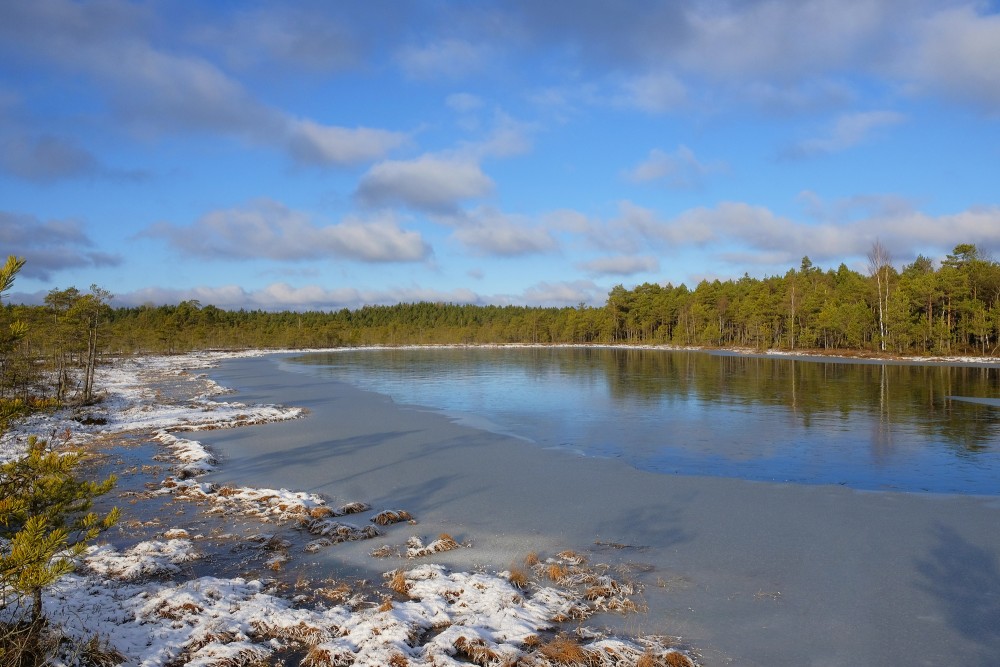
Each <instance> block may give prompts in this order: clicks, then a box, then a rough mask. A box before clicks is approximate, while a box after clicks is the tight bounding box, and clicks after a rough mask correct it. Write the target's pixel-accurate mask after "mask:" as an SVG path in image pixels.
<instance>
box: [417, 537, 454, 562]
mask: <svg viewBox="0 0 1000 667" xmlns="http://www.w3.org/2000/svg"><path fill="white" fill-rule="evenodd" d="M461 546H462V545H461V544H459V543H458V542H457V541H455V538H454V537H452V536H451V535H449V534H448V533H441V534H440V535H438V538H437V539H436V540H434V541H433V542H431V543H430V544H427V545H425V544H424V543H423V541H422V540H421V539H420V538H419V537H416V536H414V537H411V538H410V539H408V540H407V541H406V557H407V558H420V557H421V556H429V555H431V554H436V553H441V552H443V551H451V550H452V549H458V548H460V547H461Z"/></svg>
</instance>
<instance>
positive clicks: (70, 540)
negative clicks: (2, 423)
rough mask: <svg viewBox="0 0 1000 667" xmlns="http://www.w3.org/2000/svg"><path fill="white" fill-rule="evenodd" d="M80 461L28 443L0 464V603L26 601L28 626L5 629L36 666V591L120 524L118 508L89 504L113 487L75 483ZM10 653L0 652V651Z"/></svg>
mask: <svg viewBox="0 0 1000 667" xmlns="http://www.w3.org/2000/svg"><path fill="white" fill-rule="evenodd" d="M80 461H81V455H80V454H79V453H77V452H68V453H61V452H57V451H55V450H53V449H51V448H50V447H49V446H48V443H47V442H45V441H43V440H39V439H38V438H37V437H35V436H32V437H30V438H29V439H28V451H27V454H26V455H25V456H23V457H22V458H20V459H16V460H13V461H8V462H7V463H4V464H3V465H0V601H2V602H3V604H4V605H7V604H10V603H12V602H17V603H20V602H21V601H29V602H30V607H29V609H28V613H27V619H21V620H20V621H19V622H16V623H15V624H14V626H16V627H11V628H8V630H15V631H17V634H18V635H19V636H21V637H22V640H20V641H18V642H17V643H18V645H19V646H20V647H21V648H20V649H19V650H21V651H24V653H25V654H26V657H29V659H33V660H34V661H36V662H37V661H39V660H40V659H41V656H40V655H39V654H40V643H39V640H40V632H41V629H42V627H43V626H44V621H45V616H44V610H43V608H42V591H43V590H44V589H45V588H46V587H48V586H50V585H52V584H53V583H55V582H56V581H57V580H58V579H59V578H60V577H62V576H63V575H65V574H67V573H69V572H71V571H72V570H73V568H74V564H75V560H76V559H77V558H79V557H80V556H82V555H83V553H84V551H85V550H86V548H87V546H88V543H89V542H90V541H92V540H93V539H95V538H96V537H97V536H98V535H99V534H100V533H101V532H103V531H105V530H107V529H108V528H110V527H111V526H113V525H114V524H115V523H116V522H117V521H118V516H119V511H118V508H117V507H116V508H113V509H112V510H111V511H110V512H108V513H107V514H105V515H104V516H100V515H99V514H98V513H96V512H93V511H91V507H92V506H93V502H94V499H95V498H97V497H99V496H102V495H104V494H106V493H107V492H108V491H110V490H111V489H112V487H113V486H114V484H115V477H114V476H111V477H108V478H107V479H105V480H104V481H103V482H91V481H86V480H82V479H79V477H78V476H77V475H78V468H79V464H80ZM8 648H10V647H9V646H8V647H3V646H0V651H4V652H6V649H8Z"/></svg>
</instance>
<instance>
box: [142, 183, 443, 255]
mask: <svg viewBox="0 0 1000 667" xmlns="http://www.w3.org/2000/svg"><path fill="white" fill-rule="evenodd" d="M142 236H145V237H156V238H164V239H167V240H168V241H169V242H170V244H171V245H173V246H174V247H175V248H177V249H178V250H180V251H182V252H184V253H187V254H190V255H193V256H197V257H208V258H215V259H232V260H246V259H270V260H275V261H303V260H320V259H329V258H334V257H336V258H343V259H352V260H356V261H360V262H416V261H422V260H424V259H426V258H427V257H429V256H430V254H431V249H430V246H428V245H427V243H425V242H424V240H423V238H422V237H421V235H420V234H419V233H418V232H414V231H407V230H404V229H401V228H400V227H399V225H398V224H397V222H396V221H395V219H393V218H392V217H389V216H383V217H381V218H375V219H372V220H363V219H360V218H355V217H348V218H346V219H345V220H343V221H342V222H341V223H339V224H336V225H318V224H316V223H315V222H313V220H312V218H311V216H310V215H309V214H307V213H304V212H301V211H294V210H291V209H289V208H288V207H286V206H284V205H283V204H280V203H279V202H275V201H272V200H268V199H260V200H257V201H254V202H251V203H250V204H248V205H246V206H243V207H240V208H232V209H226V210H220V211H212V212H211V213H208V214H206V215H204V216H202V217H201V218H200V219H199V220H198V221H197V222H195V223H194V224H193V225H187V226H182V225H173V224H170V223H158V224H155V225H153V226H151V227H149V228H148V229H147V230H145V231H144V232H143V233H142Z"/></svg>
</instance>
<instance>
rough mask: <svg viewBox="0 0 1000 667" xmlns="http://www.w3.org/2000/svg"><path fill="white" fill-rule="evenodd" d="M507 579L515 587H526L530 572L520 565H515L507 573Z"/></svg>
mask: <svg viewBox="0 0 1000 667" xmlns="http://www.w3.org/2000/svg"><path fill="white" fill-rule="evenodd" d="M507 581H509V582H510V584H511V586H514V587H515V588H524V587H526V586H527V585H528V583H529V580H528V573H527V572H526V571H525V570H524V569H523V568H520V567H517V566H514V567H511V568H510V571H509V572H508V573H507Z"/></svg>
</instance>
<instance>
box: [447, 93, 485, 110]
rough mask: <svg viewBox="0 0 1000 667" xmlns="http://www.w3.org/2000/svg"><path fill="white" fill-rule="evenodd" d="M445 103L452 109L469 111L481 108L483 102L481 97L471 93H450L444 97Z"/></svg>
mask: <svg viewBox="0 0 1000 667" xmlns="http://www.w3.org/2000/svg"><path fill="white" fill-rule="evenodd" d="M445 104H446V105H448V108H449V109H451V110H452V111H457V112H458V113H470V112H473V111H478V110H479V109H481V108H483V106H484V104H485V103H484V102H483V99H482V98H481V97H479V96H478V95H473V94H472V93H452V94H451V95H449V96H448V97H446V98H445Z"/></svg>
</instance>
